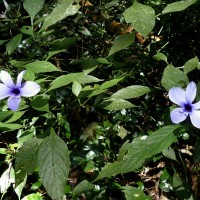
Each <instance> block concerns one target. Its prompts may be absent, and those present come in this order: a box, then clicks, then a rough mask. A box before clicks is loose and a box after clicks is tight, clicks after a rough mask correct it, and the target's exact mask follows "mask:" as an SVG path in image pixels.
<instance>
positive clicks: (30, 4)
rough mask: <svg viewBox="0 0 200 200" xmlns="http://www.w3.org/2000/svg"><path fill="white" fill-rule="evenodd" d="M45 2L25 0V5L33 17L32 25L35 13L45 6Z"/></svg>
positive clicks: (41, 0) (42, 0)
mask: <svg viewBox="0 0 200 200" xmlns="http://www.w3.org/2000/svg"><path fill="white" fill-rule="evenodd" d="M44 2H45V1H44V0H24V2H23V6H24V9H25V10H26V12H27V13H28V14H29V16H30V18H31V24H32V25H33V19H34V17H35V15H36V14H37V13H38V12H39V11H40V10H41V9H42V8H43V5H44Z"/></svg>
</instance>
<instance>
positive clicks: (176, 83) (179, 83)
mask: <svg viewBox="0 0 200 200" xmlns="http://www.w3.org/2000/svg"><path fill="white" fill-rule="evenodd" d="M188 82H189V80H188V77H187V76H186V74H184V73H183V71H181V70H180V69H178V68H175V67H174V66H173V65H168V66H167V67H166V68H165V70H164V72H163V76H162V80H161V83H162V86H163V87H164V88H165V89H166V90H167V91H168V90H170V88H172V87H184V86H186V85H187V84H188Z"/></svg>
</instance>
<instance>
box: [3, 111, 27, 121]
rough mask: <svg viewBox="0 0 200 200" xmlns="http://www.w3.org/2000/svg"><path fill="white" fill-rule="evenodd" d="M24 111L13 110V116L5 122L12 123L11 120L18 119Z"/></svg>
mask: <svg viewBox="0 0 200 200" xmlns="http://www.w3.org/2000/svg"><path fill="white" fill-rule="evenodd" d="M24 113H25V112H24V111H22V112H21V111H17V112H14V113H13V116H12V117H11V118H10V119H9V120H7V121H6V122H5V123H12V122H15V121H17V120H18V119H20V118H21V117H22V116H23V114H24Z"/></svg>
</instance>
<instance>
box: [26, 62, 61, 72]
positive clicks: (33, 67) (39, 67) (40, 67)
mask: <svg viewBox="0 0 200 200" xmlns="http://www.w3.org/2000/svg"><path fill="white" fill-rule="evenodd" d="M24 67H25V68H26V69H27V70H30V71H32V72H33V73H36V74H39V73H46V72H54V71H60V70H59V69H58V68H57V67H56V66H55V65H53V64H52V63H50V62H48V61H35V62H32V63H28V64H26V65H24Z"/></svg>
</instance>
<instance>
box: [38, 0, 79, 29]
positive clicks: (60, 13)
mask: <svg viewBox="0 0 200 200" xmlns="http://www.w3.org/2000/svg"><path fill="white" fill-rule="evenodd" d="M79 8H80V5H79V4H78V3H76V4H74V0H60V1H59V2H58V4H57V5H56V7H55V8H54V9H53V11H52V12H51V13H50V14H49V15H48V16H47V17H46V18H45V20H44V23H43V26H42V28H41V30H45V29H47V28H48V27H49V26H52V25H53V24H55V23H57V22H58V21H61V20H62V19H64V18H66V17H68V16H70V15H74V14H76V13H77V12H78V10H79ZM41 30H40V31H41Z"/></svg>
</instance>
